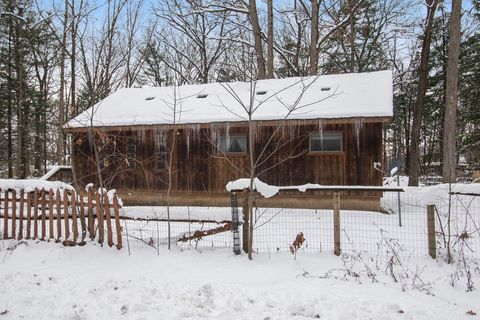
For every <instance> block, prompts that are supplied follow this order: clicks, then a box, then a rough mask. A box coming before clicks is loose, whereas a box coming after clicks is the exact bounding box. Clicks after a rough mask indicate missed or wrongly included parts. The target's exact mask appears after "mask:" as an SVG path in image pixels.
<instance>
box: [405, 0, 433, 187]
mask: <svg viewBox="0 0 480 320" xmlns="http://www.w3.org/2000/svg"><path fill="white" fill-rule="evenodd" d="M425 4H426V6H427V17H426V19H425V27H424V33H423V40H422V52H421V57H420V67H419V70H418V88H417V96H416V102H415V109H414V114H413V123H412V133H411V140H410V146H409V160H408V175H409V180H408V185H409V186H418V176H419V171H420V128H421V122H422V114H423V109H424V103H425V94H426V92H427V76H428V59H429V56H430V42H431V39H432V28H433V18H434V17H435V11H436V9H437V5H438V0H426V1H425Z"/></svg>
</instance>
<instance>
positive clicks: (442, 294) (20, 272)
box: [0, 185, 480, 320]
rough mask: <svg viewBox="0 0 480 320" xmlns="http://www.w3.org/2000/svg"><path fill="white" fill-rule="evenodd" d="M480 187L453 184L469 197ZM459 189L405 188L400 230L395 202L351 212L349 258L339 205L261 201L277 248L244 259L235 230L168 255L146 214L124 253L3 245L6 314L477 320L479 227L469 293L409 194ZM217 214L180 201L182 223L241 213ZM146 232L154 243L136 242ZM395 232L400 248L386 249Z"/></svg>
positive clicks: (1, 296) (175, 226)
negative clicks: (429, 251) (291, 249)
mask: <svg viewBox="0 0 480 320" xmlns="http://www.w3.org/2000/svg"><path fill="white" fill-rule="evenodd" d="M447 187H448V185H447ZM261 188H262V187H260V189H261ZM477 188H478V187H477V186H474V185H468V186H467V185H454V186H453V190H455V191H458V190H461V191H462V192H463V191H467V192H468V193H470V192H472V191H477V190H478V189H477ZM448 190H449V189H448V188H445V186H439V187H426V188H405V191H406V192H405V193H404V194H403V193H402V203H403V207H402V214H403V218H404V221H403V222H404V224H403V226H402V227H398V225H397V218H398V215H397V214H396V213H395V208H396V207H395V206H396V199H395V197H389V198H384V199H382V206H385V207H386V208H388V209H389V210H391V211H392V214H380V213H375V212H353V211H346V210H342V211H341V222H340V223H341V232H342V235H341V241H342V250H343V251H342V252H343V254H342V255H341V256H340V257H336V256H334V255H333V254H332V253H331V246H330V245H331V244H332V243H333V237H332V232H333V231H332V225H333V222H332V213H331V210H296V209H285V210H284V212H280V213H278V212H275V210H281V209H269V210H270V211H271V212H267V213H264V212H263V210H264V209H263V208H259V210H260V211H259V212H257V213H256V214H258V216H257V215H256V217H257V218H258V220H257V222H256V225H255V238H254V246H255V247H256V246H257V245H260V246H262V245H265V244H266V243H267V241H271V243H270V244H269V245H268V246H267V248H265V250H263V249H261V250H259V253H256V254H255V255H254V259H253V261H249V260H248V259H247V257H246V255H245V254H241V255H239V256H235V255H233V253H232V249H231V239H232V235H231V233H230V232H226V233H223V234H218V235H215V236H209V237H205V238H204V239H202V240H200V241H199V242H196V241H191V242H182V243H178V244H177V243H174V244H173V248H172V250H171V251H168V250H167V249H166V246H165V245H163V244H164V243H165V241H164V240H165V239H164V235H165V234H166V232H167V231H166V228H165V224H157V223H155V222H150V223H148V222H143V221H142V222H141V223H142V224H141V225H140V224H138V223H139V222H138V221H128V223H129V224H128V229H127V221H123V222H122V228H124V231H123V232H124V233H125V234H124V237H123V239H124V249H122V250H120V251H118V250H116V249H114V248H109V247H107V246H104V247H100V246H99V245H98V244H97V243H96V242H90V241H88V243H87V245H86V246H83V247H80V246H77V247H64V246H62V245H61V244H57V243H54V242H42V241H33V240H29V241H21V242H18V241H15V240H12V239H9V240H0V319H183V318H190V319H249V320H250V319H263V320H265V319H315V318H320V319H393V320H395V319H412V320H413V319H439V320H442V319H445V320H450V319H477V318H478V315H479V314H480V295H479V291H478V290H479V284H480V270H479V269H478V265H479V263H480V260H479V258H478V248H479V247H478V243H479V242H478V241H477V240H478V236H479V234H478V229H477V230H474V231H473V232H471V233H470V236H471V238H469V239H468V242H469V243H470V244H473V241H476V242H475V243H476V244H474V245H473V246H471V247H470V248H471V249H472V250H474V251H473V252H470V251H469V253H470V254H471V255H467V256H465V258H466V259H467V260H466V262H467V263H468V264H469V266H470V269H469V270H468V272H471V276H472V281H473V284H474V287H475V288H476V289H475V290H473V291H469V292H467V286H466V281H467V278H466V276H465V274H466V273H465V272H466V270H465V269H463V264H462V263H463V262H462V260H457V258H455V263H454V264H452V265H447V264H446V263H445V262H444V260H443V259H444V258H442V257H440V258H438V259H437V260H434V259H431V258H429V257H428V256H426V251H425V245H426V238H427V237H426V234H425V224H426V219H425V218H426V217H425V207H424V206H419V205H418V204H417V203H410V199H408V197H407V196H411V197H415V200H416V201H417V202H418V201H420V200H421V199H422V198H424V197H425V195H431V196H438V197H440V198H442V199H444V200H445V198H446V197H447V196H448ZM422 192H423V193H422ZM390 195H392V194H390ZM461 197H462V199H471V200H472V201H471V202H470V204H471V206H470V209H469V210H470V216H471V217H472V219H475V221H478V211H477V210H478V208H480V207H479V206H478V203H479V201H480V198H479V197H467V196H461ZM457 202H458V201H457ZM138 209H140V210H138ZM185 209H187V210H185ZM207 209H208V210H206V211H205V210H204V208H197V207H190V208H186V207H183V208H179V207H173V208H172V212H171V214H172V218H174V219H175V218H177V219H178V218H181V217H190V218H192V219H194V218H199V217H200V218H207V217H208V218H209V219H210V218H211V217H215V216H216V217H217V218H216V219H213V220H215V221H220V220H223V218H227V220H228V218H229V215H230V210H229V209H230V208H207ZM438 209H439V216H438V219H443V218H444V216H443V213H444V212H443V208H442V207H439V208H438ZM459 209H460V211H458V212H457V211H454V212H455V213H456V214H457V215H458V214H462V212H463V211H461V210H465V207H462V206H460V207H459ZM122 210H123V211H124V214H126V215H127V214H128V215H129V216H132V215H135V214H137V215H138V216H142V217H144V216H145V214H146V213H147V211H150V216H151V217H156V218H162V217H163V216H162V215H165V212H164V211H163V210H165V208H158V207H157V208H156V207H149V208H146V207H144V208H135V207H124V208H122ZM155 210H157V211H155ZM188 210H191V211H188ZM240 215H241V214H240ZM457 218H459V217H456V216H455V215H453V216H452V219H453V221H456V222H455V223H454V224H453V225H452V230H457V228H456V227H457V222H458V223H460V225H461V226H464V224H465V222H464V219H463V218H462V217H460V219H458V221H457ZM264 222H266V223H265V224H264ZM134 223H136V224H138V227H137V228H134V227H133V224H134ZM147 226H149V227H150V228H151V230H149V229H148V228H147ZM215 227H218V224H217V223H210V224H209V223H205V224H200V223H196V224H185V223H183V225H182V226H180V223H179V222H172V235H173V237H174V238H175V237H176V236H177V235H181V234H185V232H194V231H195V230H208V229H210V228H215ZM473 227H474V226H473ZM0 228H1V225H0ZM159 228H160V231H158V230H159ZM187 228H188V229H187ZM437 229H438V226H437ZM155 230H157V231H155ZM379 230H382V232H383V234H384V235H385V238H382V236H381V235H380V232H379ZM459 230H463V227H462V228H460V229H459ZM151 231H152V232H151ZM300 231H302V232H304V234H305V235H306V243H305V244H304V245H303V246H302V247H301V248H300V250H299V251H298V253H297V255H296V259H294V257H293V256H292V255H291V254H290V253H288V252H285V251H286V250H288V246H289V245H290V244H291V242H292V241H293V240H294V238H295V235H296V234H297V233H298V232H300ZM155 232H160V233H161V237H162V238H161V239H160V243H161V244H162V246H161V247H160V248H159V251H158V255H157V251H156V249H155V248H152V247H150V246H148V245H147V244H146V243H149V241H148V239H151V241H153V243H155V242H154V241H155V239H157V238H156V237H159V235H158V233H157V235H155ZM127 234H128V235H127ZM454 234H456V233H454ZM347 235H348V239H350V243H347V242H348V239H347ZM221 236H223V237H224V238H221V241H224V243H225V244H226V245H225V247H226V249H220V248H218V247H217V246H215V247H214V245H213V241H214V240H212V239H213V238H215V237H221ZM317 236H318V237H317ZM139 237H142V238H143V239H144V241H145V242H141V241H136V239H138V238H139ZM227 238H228V240H227ZM327 238H328V240H325V239H327ZM474 238H475V239H476V240H475V239H474ZM128 239H129V241H128V242H127V240H128ZM382 239H383V240H382ZM388 239H391V241H392V242H391V244H392V245H393V247H388V246H386V245H385V240H387V241H388ZM455 239H456V238H455ZM227 241H230V242H227ZM210 242H211V245H210V246H209V243H210ZM396 243H398V244H399V245H400V246H402V247H403V246H404V250H400V249H399V248H400V247H395V244H396ZM322 244H323V246H322ZM319 246H320V250H318V249H319ZM412 246H413V247H412ZM278 247H280V248H281V249H280V250H278V249H277V248H278ZM419 247H421V248H422V250H424V251H423V253H422V254H421V256H417V254H415V253H413V252H412V251H411V250H410V249H411V248H416V249H418V248H419ZM195 248H196V250H195ZM260 248H261V247H260ZM392 248H397V249H395V250H397V251H395V252H393V249H392ZM129 253H130V254H129ZM439 253H440V255H441V254H442V251H439ZM458 253H459V252H458V251H456V252H455V257H457V256H456V255H457V254H458ZM394 257H398V258H399V261H400V262H398V261H397V260H395V259H396V258H395V259H394ZM392 259H393V261H394V262H393V264H392V263H391V261H392ZM395 261H397V262H395ZM392 272H393V274H394V275H395V277H396V278H395V279H396V280H397V281H394V279H393V277H392V276H391V273H392ZM452 281H454V282H455V286H452V285H451V282H452Z"/></svg>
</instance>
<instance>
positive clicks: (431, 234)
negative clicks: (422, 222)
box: [427, 205, 437, 259]
mask: <svg viewBox="0 0 480 320" xmlns="http://www.w3.org/2000/svg"><path fill="white" fill-rule="evenodd" d="M427 230H428V254H429V255H430V257H432V258H433V259H435V258H436V257H437V243H436V241H435V240H436V239H435V205H428V206H427Z"/></svg>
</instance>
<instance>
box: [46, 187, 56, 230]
mask: <svg viewBox="0 0 480 320" xmlns="http://www.w3.org/2000/svg"><path fill="white" fill-rule="evenodd" d="M48 227H49V229H50V236H49V237H48V238H49V239H54V238H55V236H54V233H53V190H52V189H50V190H49V191H48Z"/></svg>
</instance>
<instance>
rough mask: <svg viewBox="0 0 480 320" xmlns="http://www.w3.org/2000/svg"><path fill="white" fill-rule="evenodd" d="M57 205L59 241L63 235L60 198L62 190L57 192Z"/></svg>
mask: <svg viewBox="0 0 480 320" xmlns="http://www.w3.org/2000/svg"><path fill="white" fill-rule="evenodd" d="M55 206H56V209H57V241H60V239H61V237H62V204H61V199H60V191H59V190H58V189H57V191H56V192H55Z"/></svg>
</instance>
